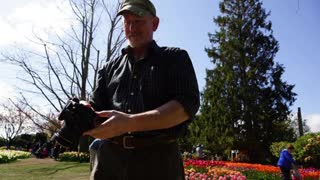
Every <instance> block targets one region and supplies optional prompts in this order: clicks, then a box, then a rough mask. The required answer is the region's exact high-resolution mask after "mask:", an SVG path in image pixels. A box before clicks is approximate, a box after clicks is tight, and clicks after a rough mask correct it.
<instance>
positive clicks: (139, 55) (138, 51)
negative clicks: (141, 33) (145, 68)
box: [132, 43, 151, 61]
mask: <svg viewBox="0 0 320 180" xmlns="http://www.w3.org/2000/svg"><path fill="white" fill-rule="evenodd" d="M150 45H151V43H148V44H146V45H145V46H142V47H135V48H132V50H133V57H134V59H135V60H136V61H139V60H141V59H143V58H144V57H146V56H147V53H148V49H149V47H150Z"/></svg>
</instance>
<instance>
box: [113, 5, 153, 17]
mask: <svg viewBox="0 0 320 180" xmlns="http://www.w3.org/2000/svg"><path fill="white" fill-rule="evenodd" d="M126 11H129V12H131V13H133V14H135V15H137V16H145V15H147V14H149V12H148V11H146V10H145V9H142V8H140V7H137V6H134V5H130V4H128V5H125V6H124V7H122V8H121V9H120V11H119V12H118V14H117V16H120V15H123V13H124V12H126Z"/></svg>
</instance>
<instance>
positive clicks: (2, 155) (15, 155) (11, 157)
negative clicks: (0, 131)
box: [0, 150, 31, 163]
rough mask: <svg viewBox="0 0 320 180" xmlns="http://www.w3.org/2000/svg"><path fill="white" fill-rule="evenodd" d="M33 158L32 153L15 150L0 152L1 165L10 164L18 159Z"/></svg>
mask: <svg viewBox="0 0 320 180" xmlns="http://www.w3.org/2000/svg"><path fill="white" fill-rule="evenodd" d="M29 157H31V153H30V152H24V151H15V150H0V163H9V162H13V161H16V160H17V159H26V158H29Z"/></svg>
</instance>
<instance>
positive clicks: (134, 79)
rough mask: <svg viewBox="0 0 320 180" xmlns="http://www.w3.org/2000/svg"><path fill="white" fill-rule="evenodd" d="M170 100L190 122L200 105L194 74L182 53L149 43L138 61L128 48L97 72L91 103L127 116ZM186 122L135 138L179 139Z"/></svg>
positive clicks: (190, 64)
mask: <svg viewBox="0 0 320 180" xmlns="http://www.w3.org/2000/svg"><path fill="white" fill-rule="evenodd" d="M170 100H177V101H178V102H179V103H181V104H182V106H183V107H184V109H185V111H186V112H187V113H188V114H189V116H190V117H191V118H190V119H189V120H188V121H190V120H192V119H193V117H194V116H195V114H196V112H197V111H198V108H199V104H200V99H199V89H198V83H197V79H196V75H195V72H194V69H193V66H192V62H191V60H190V58H189V55H188V53H187V52H186V51H185V50H181V49H179V48H168V47H159V46H158V45H157V44H156V42H155V41H152V43H151V45H150V48H149V49H148V51H147V56H146V57H145V58H143V59H141V60H139V61H135V60H134V58H133V56H132V49H131V48H130V47H127V48H125V49H123V50H122V53H121V56H119V57H118V58H116V59H113V60H111V61H108V62H106V64H105V65H104V66H103V67H102V69H101V70H100V71H99V75H98V81H97V86H96V89H95V90H94V92H93V95H92V98H91V104H92V106H93V107H94V108H95V110H117V111H121V112H125V113H129V114H130V113H140V112H144V111H148V110H152V109H155V108H157V107H159V106H161V105H163V104H165V103H166V102H168V101H170ZM188 121H187V122H188ZM187 122H186V123H182V124H180V125H178V126H176V127H173V128H169V129H163V130H156V131H149V132H138V133H136V135H158V134H160V133H162V134H163V133H165V134H168V135H173V136H178V135H179V134H181V133H182V132H184V130H185V128H186V124H187Z"/></svg>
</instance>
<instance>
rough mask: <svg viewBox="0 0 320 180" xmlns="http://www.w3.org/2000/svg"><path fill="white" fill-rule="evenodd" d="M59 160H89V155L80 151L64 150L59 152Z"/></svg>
mask: <svg viewBox="0 0 320 180" xmlns="http://www.w3.org/2000/svg"><path fill="white" fill-rule="evenodd" d="M59 160H60V161H72V162H89V160H90V155H89V154H88V153H82V152H80V153H79V152H64V153H62V154H59Z"/></svg>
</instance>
